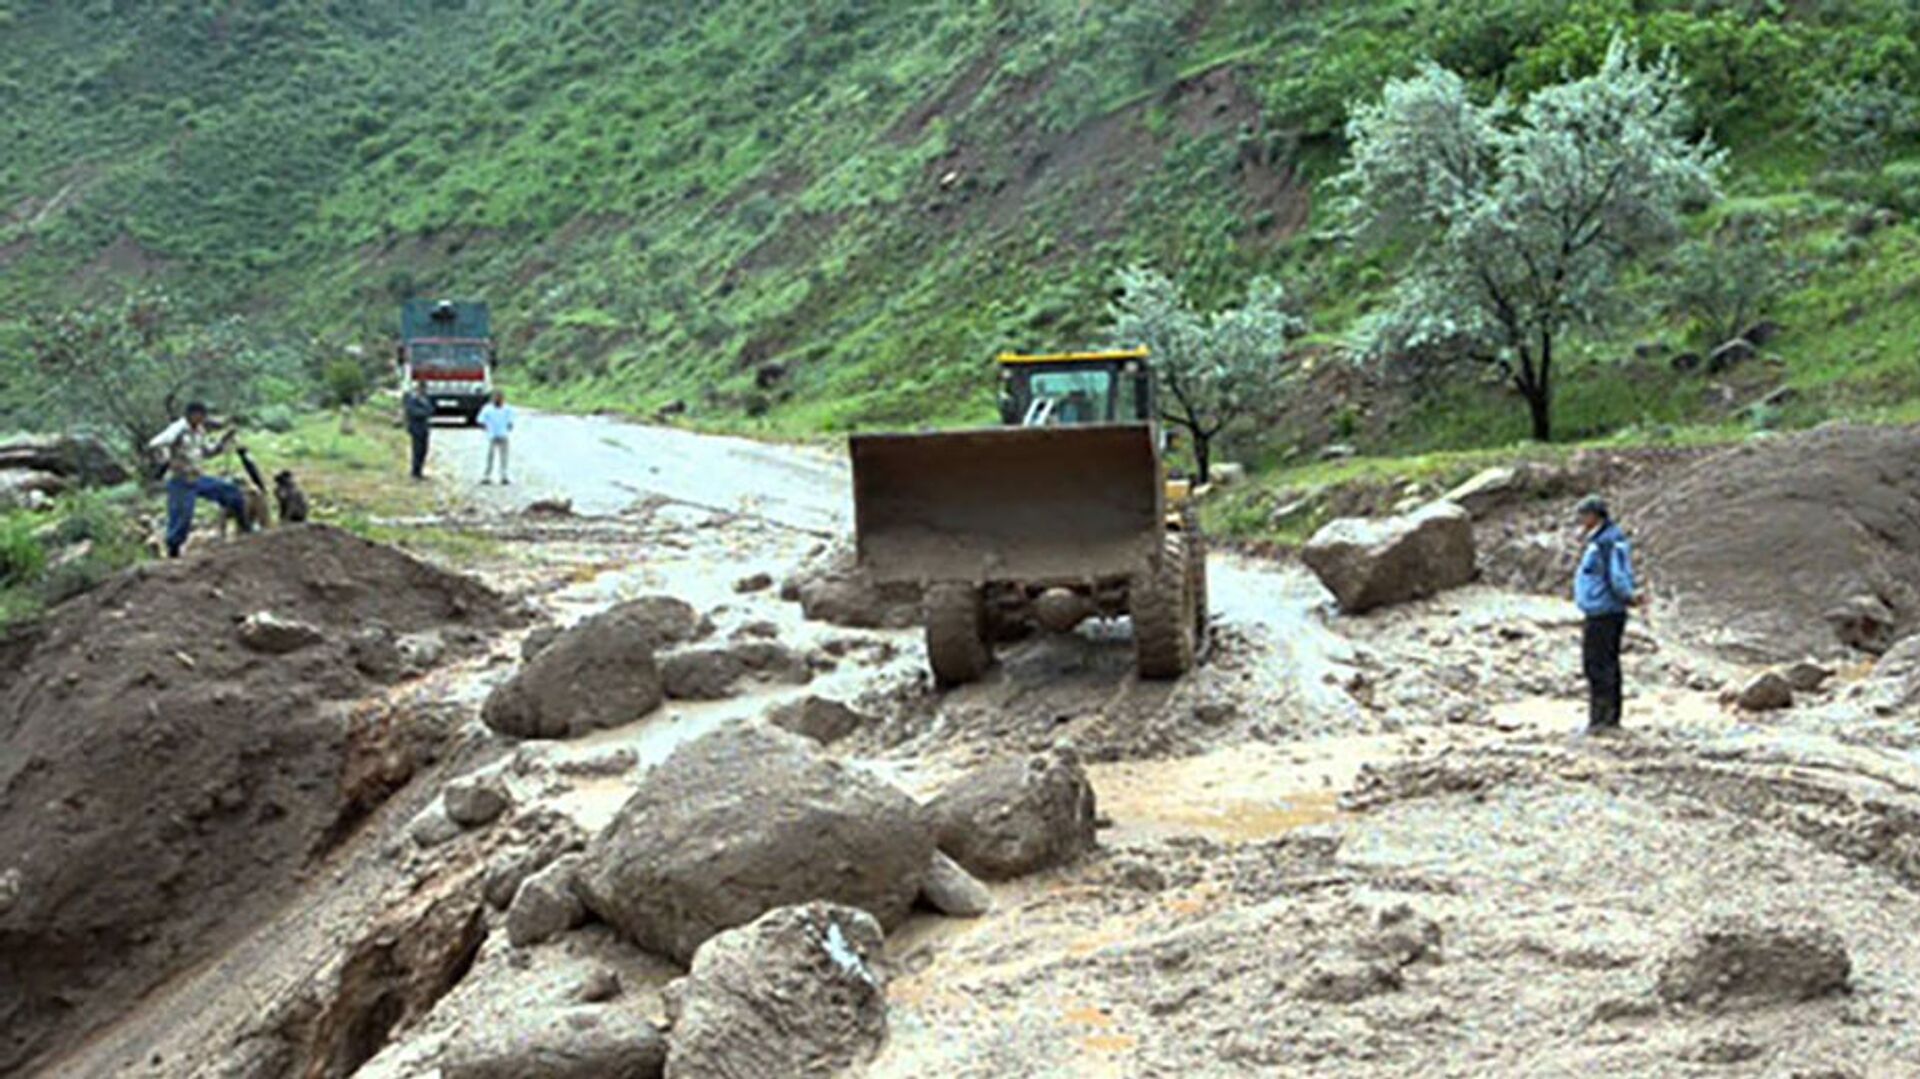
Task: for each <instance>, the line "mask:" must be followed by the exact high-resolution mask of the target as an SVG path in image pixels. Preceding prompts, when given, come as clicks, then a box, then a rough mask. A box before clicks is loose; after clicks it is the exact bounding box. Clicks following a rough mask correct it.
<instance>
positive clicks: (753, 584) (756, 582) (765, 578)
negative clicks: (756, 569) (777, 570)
mask: <svg viewBox="0 0 1920 1079" xmlns="http://www.w3.org/2000/svg"><path fill="white" fill-rule="evenodd" d="M772 587H773V576H772V574H768V573H753V574H749V575H747V576H745V577H742V578H740V579H739V580H737V581H735V582H733V590H734V591H735V592H738V593H740V594H741V595H747V594H748V593H752V592H765V591H766V590H767V589H769V588H772Z"/></svg>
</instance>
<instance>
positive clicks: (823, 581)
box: [780, 546, 922, 629]
mask: <svg viewBox="0 0 1920 1079" xmlns="http://www.w3.org/2000/svg"><path fill="white" fill-rule="evenodd" d="M921 592H922V590H921V588H920V587H919V586H918V585H913V584H888V585H877V584H874V583H873V581H871V580H870V579H869V578H868V577H867V575H866V574H865V573H864V572H863V571H861V569H860V567H859V566H858V565H857V564H856V563H855V560H854V554H853V549H852V548H851V547H848V546H841V547H838V548H835V549H833V550H830V551H827V552H825V553H823V554H822V556H821V557H819V558H817V559H814V560H813V561H812V562H811V563H810V564H809V565H808V566H807V567H805V568H803V569H802V570H801V571H800V572H799V573H798V574H796V575H795V576H794V578H793V579H791V580H789V581H788V582H786V584H784V585H782V586H781V589H780V594H781V597H782V598H786V599H789V600H790V601H791V602H797V603H799V604H800V610H801V613H802V614H804V615H806V617H807V618H809V619H811V620H813V621H815V622H828V623H831V624H833V625H836V626H846V627H849V628H852V629H907V628H910V627H914V626H918V625H920V605H921Z"/></svg>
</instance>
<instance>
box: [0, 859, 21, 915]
mask: <svg viewBox="0 0 1920 1079" xmlns="http://www.w3.org/2000/svg"><path fill="white" fill-rule="evenodd" d="M21 880H22V878H21V875H20V869H19V867H17V866H16V867H14V868H12V869H9V870H7V871H6V872H5V873H0V914H5V913H7V912H8V911H10V910H12V909H13V905H14V904H15V903H18V902H20V887H21Z"/></svg>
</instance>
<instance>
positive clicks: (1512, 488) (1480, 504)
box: [1440, 467, 1527, 517]
mask: <svg viewBox="0 0 1920 1079" xmlns="http://www.w3.org/2000/svg"><path fill="white" fill-rule="evenodd" d="M1526 493H1527V483H1526V478H1525V476H1524V474H1523V473H1521V471H1520V470H1519V469H1516V468H1506V467H1499V468H1489V469H1486V470H1484V471H1482V472H1480V473H1479V474H1478V475H1476V476H1474V477H1473V478H1472V479H1470V480H1468V481H1466V482H1465V483H1462V484H1461V485H1460V486H1458V487H1455V488H1454V489H1453V490H1451V491H1448V492H1447V493H1446V494H1444V495H1441V496H1440V500H1441V501H1443V502H1451V503H1453V504H1454V505H1456V506H1459V507H1461V508H1462V509H1464V510H1466V511H1467V512H1468V513H1470V514H1472V515H1473V516H1475V517H1484V516H1486V514H1487V511H1488V510H1491V509H1494V508H1495V507H1497V506H1502V505H1505V504H1507V503H1508V502H1512V501H1514V500H1516V499H1518V498H1520V497H1521V496H1523V495H1525V494H1526Z"/></svg>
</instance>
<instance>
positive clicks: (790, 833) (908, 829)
mask: <svg viewBox="0 0 1920 1079" xmlns="http://www.w3.org/2000/svg"><path fill="white" fill-rule="evenodd" d="M933 850H934V842H933V831H932V829H931V827H930V826H929V825H928V822H927V819H926V817H925V814H924V813H923V812H922V810H921V809H920V807H919V806H918V805H916V804H915V803H914V801H913V799H911V798H909V797H907V795H906V794H904V793H903V792H901V791H900V790H898V789H896V788H894V787H893V786H892V785H890V784H888V783H885V782H883V781H881V780H879V779H876V778H874V777H873V776H872V775H870V774H868V773H866V772H863V771H860V770H858V769H854V768H849V767H847V766H845V765H843V764H841V763H839V762H838V761H834V760H830V759H828V758H827V757H825V756H823V755H822V754H821V753H820V752H819V750H818V749H817V748H815V747H814V746H813V744H812V743H810V742H807V741H806V740H804V739H802V738H799V737H797V736H795V735H792V734H788V733H786V732H784V731H779V730H774V729H771V728H764V727H759V726H749V725H744V724H736V725H734V726H731V727H726V728H722V729H721V730H719V731H715V732H714V733H712V734H709V735H706V736H704V737H702V738H699V739H696V740H694V741H692V742H689V743H687V744H686V745H683V746H681V747H680V748H679V749H678V750H676V751H675V752H674V754H673V755H672V756H671V757H669V758H667V760H666V761H665V762H664V763H662V764H661V765H659V766H658V767H656V768H655V769H654V770H653V771H652V772H650V773H649V774H648V777H647V780H646V782H644V783H643V784H642V785H641V786H640V787H639V789H638V790H637V791H635V792H634V795H633V797H632V798H631V799H629V800H628V801H627V804H626V805H625V806H623V807H622V808H621V810H620V812H619V813H618V815H616V816H615V818H614V819H613V821H612V822H611V823H610V824H608V825H607V827H606V828H605V829H604V830H603V831H602V832H601V833H600V834H599V835H598V836H596V837H595V838H594V839H593V841H592V842H591V843H589V844H588V847H587V856H586V865H585V867H584V868H583V870H582V872H581V874H580V878H579V883H580V891H581V895H582V898H583V899H585V900H586V903H587V906H588V908H589V909H591V910H592V911H593V912H594V913H595V914H597V915H599V917H600V918H601V920H603V921H605V922H607V923H608V924H609V925H612V926H613V927H615V928H616V929H617V930H619V931H620V932H621V933H622V934H623V935H624V936H626V937H627V938H628V939H630V940H632V941H633V942H634V943H636V944H638V945H640V946H641V947H643V948H646V949H648V950H650V951H656V952H660V953H662V954H665V955H669V956H672V957H673V958H675V959H677V960H679V961H680V962H682V963H685V962H687V961H689V960H690V959H692V958H693V953H694V951H695V949H697V948H698V947H699V946H700V944H701V943H702V942H703V941H705V940H706V939H707V938H709V937H711V936H713V935H714V934H715V933H718V932H720V931H721V930H724V929H729V928H732V927H734V926H738V925H744V924H746V923H747V922H750V921H752V920H753V919H755V918H757V917H759V916H760V915H762V914H764V913H766V912H767V911H769V910H772V909H773V908H775V907H779V906H784V905H787V904H791V903H797V902H806V901H808V900H812V899H826V900H830V901H832V902H836V903H843V904H845V905H848V906H854V907H859V908H861V909H863V910H866V911H867V912H869V913H871V914H872V915H874V917H876V918H877V919H879V921H880V924H881V925H883V926H892V925H897V924H899V922H900V920H901V919H902V918H904V917H905V916H906V913H907V910H908V908H909V907H910V906H911V905H912V904H913V900H914V897H915V896H917V895H918V894H919V892H920V886H921V883H922V882H923V881H924V880H925V879H926V872H927V866H928V863H929V861H930V860H931V858H932V857H933Z"/></svg>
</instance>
